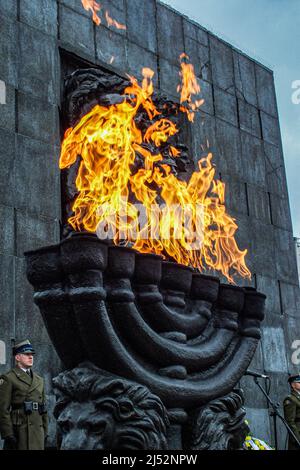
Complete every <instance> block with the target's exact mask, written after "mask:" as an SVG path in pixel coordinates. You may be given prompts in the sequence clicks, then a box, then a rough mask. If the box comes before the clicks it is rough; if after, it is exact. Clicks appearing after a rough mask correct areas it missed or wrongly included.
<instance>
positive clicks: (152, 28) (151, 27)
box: [126, 0, 157, 53]
mask: <svg viewBox="0 0 300 470" xmlns="http://www.w3.org/2000/svg"><path fill="white" fill-rule="evenodd" d="M126 2H127V12H128V15H127V21H126V26H127V37H128V39H129V40H130V41H131V42H134V43H136V44H138V45H139V46H142V47H143V48H144V49H148V50H149V51H151V52H154V53H155V52H156V51H157V32H156V21H155V12H156V2H155V1H154V0H148V1H147V2H141V1H140V0H126Z"/></svg>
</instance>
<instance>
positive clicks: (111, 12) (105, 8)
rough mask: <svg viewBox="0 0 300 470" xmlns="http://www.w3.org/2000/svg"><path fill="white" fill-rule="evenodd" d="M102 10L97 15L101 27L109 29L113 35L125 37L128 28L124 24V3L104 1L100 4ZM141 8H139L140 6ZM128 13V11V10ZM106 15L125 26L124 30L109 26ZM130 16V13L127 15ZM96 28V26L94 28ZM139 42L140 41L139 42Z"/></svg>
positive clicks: (120, 0)
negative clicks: (99, 18)
mask: <svg viewBox="0 0 300 470" xmlns="http://www.w3.org/2000/svg"><path fill="white" fill-rule="evenodd" d="M147 3H148V2H147ZM100 4H101V6H102V8H101V14H100V15H99V16H100V17H101V25H102V26H105V27H107V28H109V29H110V30H111V31H112V32H113V33H115V32H118V34H120V35H121V36H126V34H127V29H128V26H127V24H126V13H125V7H124V5H125V2H124V0H113V1H111V0H104V1H102V2H100ZM140 8H141V6H140ZM129 12H130V10H129ZM106 14H108V16H109V17H110V18H111V19H112V20H114V21H116V22H117V23H119V24H120V25H122V26H125V28H126V29H124V28H123V27H122V26H121V27H117V26H115V25H109V24H108V22H107V19H106ZM129 14H131V13H129ZM96 28H97V26H96ZM140 42H141V41H140Z"/></svg>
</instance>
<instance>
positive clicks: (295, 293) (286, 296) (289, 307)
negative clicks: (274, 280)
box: [280, 281, 300, 339]
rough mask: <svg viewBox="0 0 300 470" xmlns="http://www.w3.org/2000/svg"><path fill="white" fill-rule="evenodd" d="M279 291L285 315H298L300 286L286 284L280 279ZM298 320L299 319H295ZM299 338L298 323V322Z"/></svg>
mask: <svg viewBox="0 0 300 470" xmlns="http://www.w3.org/2000/svg"><path fill="white" fill-rule="evenodd" d="M280 292H281V300H282V310H283V314H284V315H285V316H287V315H290V316H292V315H293V316H295V317H297V316H298V317H299V316H300V288H299V286H298V285H295V284H287V283H286V282H283V281H280ZM297 321H299V320H297ZM299 339H300V323H299Z"/></svg>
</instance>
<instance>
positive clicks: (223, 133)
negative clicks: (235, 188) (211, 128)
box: [216, 118, 243, 178]
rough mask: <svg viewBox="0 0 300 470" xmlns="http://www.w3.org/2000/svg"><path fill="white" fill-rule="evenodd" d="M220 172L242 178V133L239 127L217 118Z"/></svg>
mask: <svg viewBox="0 0 300 470" xmlns="http://www.w3.org/2000/svg"><path fill="white" fill-rule="evenodd" d="M216 149H217V154H218V156H217V161H218V171H219V172H220V173H225V174H231V175H232V176H236V177H238V178H241V175H243V162H242V149H241V139H240V132H239V130H238V128H237V127H235V126H232V125H231V124H229V123H227V122H224V121H222V120H220V119H218V118H216Z"/></svg>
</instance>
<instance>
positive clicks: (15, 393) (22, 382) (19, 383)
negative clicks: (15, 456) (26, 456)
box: [0, 367, 48, 450]
mask: <svg viewBox="0 0 300 470" xmlns="http://www.w3.org/2000/svg"><path fill="white" fill-rule="evenodd" d="M24 401H33V402H38V403H43V402H46V396H45V389H44V380H43V379H42V377H40V376H39V375H37V374H35V373H33V377H32V378H31V377H30V376H28V375H27V374H26V373H25V372H24V371H23V370H22V369H19V368H18V367H15V368H14V369H12V370H10V371H9V372H7V373H6V374H4V375H1V376H0V433H1V437H2V439H5V438H6V437H8V436H15V437H16V439H17V443H18V444H17V449H18V450H43V449H44V442H45V436H46V435H47V427H48V416H47V414H43V415H41V414H40V413H39V411H38V410H33V411H32V413H31V414H30V415H26V414H25V412H24V409H23V408H22V404H23V403H24ZM12 405H13V407H18V406H19V407H20V408H18V409H15V410H12V409H11V406H12Z"/></svg>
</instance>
